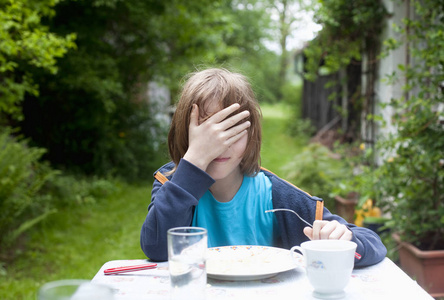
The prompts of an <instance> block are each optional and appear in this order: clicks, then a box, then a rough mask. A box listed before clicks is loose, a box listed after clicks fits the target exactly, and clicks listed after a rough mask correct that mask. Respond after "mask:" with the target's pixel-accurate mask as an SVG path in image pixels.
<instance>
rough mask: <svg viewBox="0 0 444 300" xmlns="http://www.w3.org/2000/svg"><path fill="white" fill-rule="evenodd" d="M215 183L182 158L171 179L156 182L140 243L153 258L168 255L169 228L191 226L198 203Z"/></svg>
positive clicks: (163, 257) (144, 250)
mask: <svg viewBox="0 0 444 300" xmlns="http://www.w3.org/2000/svg"><path fill="white" fill-rule="evenodd" d="M213 183H214V180H213V179H212V178H211V177H210V176H209V175H208V174H207V173H205V172H204V171H202V170H201V169H199V168H198V167H196V166H194V165H193V164H191V163H189V162H188V161H186V160H184V159H182V160H181V161H180V162H179V164H178V166H177V169H176V171H175V172H174V174H173V176H172V178H171V180H169V181H167V182H165V183H164V184H162V183H161V182H159V181H158V180H155V181H154V183H153V189H152V191H151V203H150V205H149V206H148V214H147V216H146V219H145V222H144V223H143V225H142V229H141V232H140V245H141V247H142V250H143V252H144V253H145V255H146V256H147V257H148V258H150V259H151V260H153V261H165V260H167V259H168V251H167V231H168V229H170V228H173V227H181V226H190V225H191V222H192V220H193V213H194V207H195V206H196V205H197V204H198V201H199V199H200V198H201V197H202V196H203V195H204V193H205V192H206V191H207V190H208V189H209V187H210V186H211V185H212V184H213Z"/></svg>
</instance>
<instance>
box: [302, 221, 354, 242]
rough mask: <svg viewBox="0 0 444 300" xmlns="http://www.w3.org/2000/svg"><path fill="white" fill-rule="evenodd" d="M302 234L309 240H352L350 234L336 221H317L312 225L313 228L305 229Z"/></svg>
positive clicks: (345, 227)
mask: <svg viewBox="0 0 444 300" xmlns="http://www.w3.org/2000/svg"><path fill="white" fill-rule="evenodd" d="M304 234H305V235H306V236H307V237H308V238H309V239H310V240H347V241H350V240H351V239H352V235H353V234H352V232H351V231H350V230H349V229H348V228H347V226H345V225H344V224H340V223H339V222H338V221H319V220H316V221H314V223H313V228H310V227H305V228H304Z"/></svg>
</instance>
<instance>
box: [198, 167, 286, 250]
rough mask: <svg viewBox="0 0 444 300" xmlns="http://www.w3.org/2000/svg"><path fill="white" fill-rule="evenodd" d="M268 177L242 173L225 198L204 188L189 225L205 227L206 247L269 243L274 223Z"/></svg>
mask: <svg viewBox="0 0 444 300" xmlns="http://www.w3.org/2000/svg"><path fill="white" fill-rule="evenodd" d="M271 188H272V186H271V181H270V179H268V177H267V176H265V175H264V174H263V173H259V174H258V175H257V176H255V177H249V176H244V179H243V182H242V185H241V187H240V189H239V191H238V192H237V193H236V195H235V196H234V198H233V199H232V200H231V201H229V202H219V201H217V200H216V199H215V198H214V197H213V195H212V194H211V192H210V191H209V190H208V191H207V192H206V193H205V194H204V196H203V197H202V198H201V199H200V200H199V204H198V205H197V206H196V209H195V211H194V217H193V223H192V225H193V226H197V227H203V228H206V229H207V230H208V247H221V246H228V245H261V246H273V245H274V241H275V240H276V239H277V238H278V235H279V234H278V231H279V230H278V224H277V220H276V217H275V215H274V214H273V213H265V211H266V210H269V209H273V203H272V196H271Z"/></svg>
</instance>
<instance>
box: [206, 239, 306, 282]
mask: <svg viewBox="0 0 444 300" xmlns="http://www.w3.org/2000/svg"><path fill="white" fill-rule="evenodd" d="M301 260H302V258H301V255H299V254H297V253H294V254H292V253H291V252H290V250H286V249H282V248H275V247H265V246H225V247H214V248H209V249H208V256H207V275H208V277H210V278H213V279H219V280H259V279H264V278H268V277H272V276H274V275H276V274H278V273H280V272H285V271H288V270H291V269H294V268H296V267H297V266H298V265H302V261H301Z"/></svg>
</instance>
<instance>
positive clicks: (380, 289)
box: [92, 258, 433, 300]
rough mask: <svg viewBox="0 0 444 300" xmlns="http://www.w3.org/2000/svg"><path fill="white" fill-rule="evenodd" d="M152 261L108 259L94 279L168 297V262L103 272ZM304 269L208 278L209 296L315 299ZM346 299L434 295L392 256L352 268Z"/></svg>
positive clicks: (137, 297)
mask: <svg viewBox="0 0 444 300" xmlns="http://www.w3.org/2000/svg"><path fill="white" fill-rule="evenodd" d="M144 263H149V261H148V260H143V259H135V260H113V261H109V262H106V263H105V264H104V265H103V266H102V267H101V268H100V270H99V271H98V272H97V274H96V275H95V276H94V278H93V279H92V281H93V282H95V283H100V284H105V285H108V286H110V287H112V288H113V289H114V291H115V300H142V299H159V300H162V299H165V300H166V299H169V273H168V262H162V263H158V267H157V268H156V269H151V270H143V271H138V272H133V273H126V274H121V275H104V270H105V269H108V268H116V267H122V266H131V265H140V264H144ZM312 291H313V288H312V287H311V286H310V283H309V282H308V279H307V277H306V275H305V271H304V270H303V269H302V268H301V267H298V268H296V269H292V270H290V271H286V272H283V273H279V274H277V275H275V276H273V277H271V278H266V279H262V280H253V281H221V280H215V279H211V278H208V284H207V291H206V296H207V297H206V298H207V299H208V300H211V299H242V300H245V299H279V300H285V299H292V300H294V299H315V298H314V297H313V296H312ZM345 292H346V296H345V298H343V299H347V300H348V299H350V300H351V299H353V300H361V299H363V300H366V299H369V300H370V299H371V300H374V299H378V300H386V299H387V300H393V299H412V300H422V299H428V300H433V298H432V297H431V296H430V295H429V294H428V293H427V292H426V291H425V290H424V289H423V288H421V287H420V286H419V285H418V284H417V283H416V281H414V280H412V279H411V278H410V277H409V276H408V275H407V274H406V273H404V272H403V271H402V270H401V269H400V268H399V267H398V266H397V265H396V264H394V263H393V262H392V261H391V260H390V259H388V258H385V259H384V260H383V261H382V262H380V263H378V264H376V265H373V266H370V267H365V268H356V269H354V270H353V273H352V277H351V279H350V282H349V284H348V285H347V287H346V288H345Z"/></svg>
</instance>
